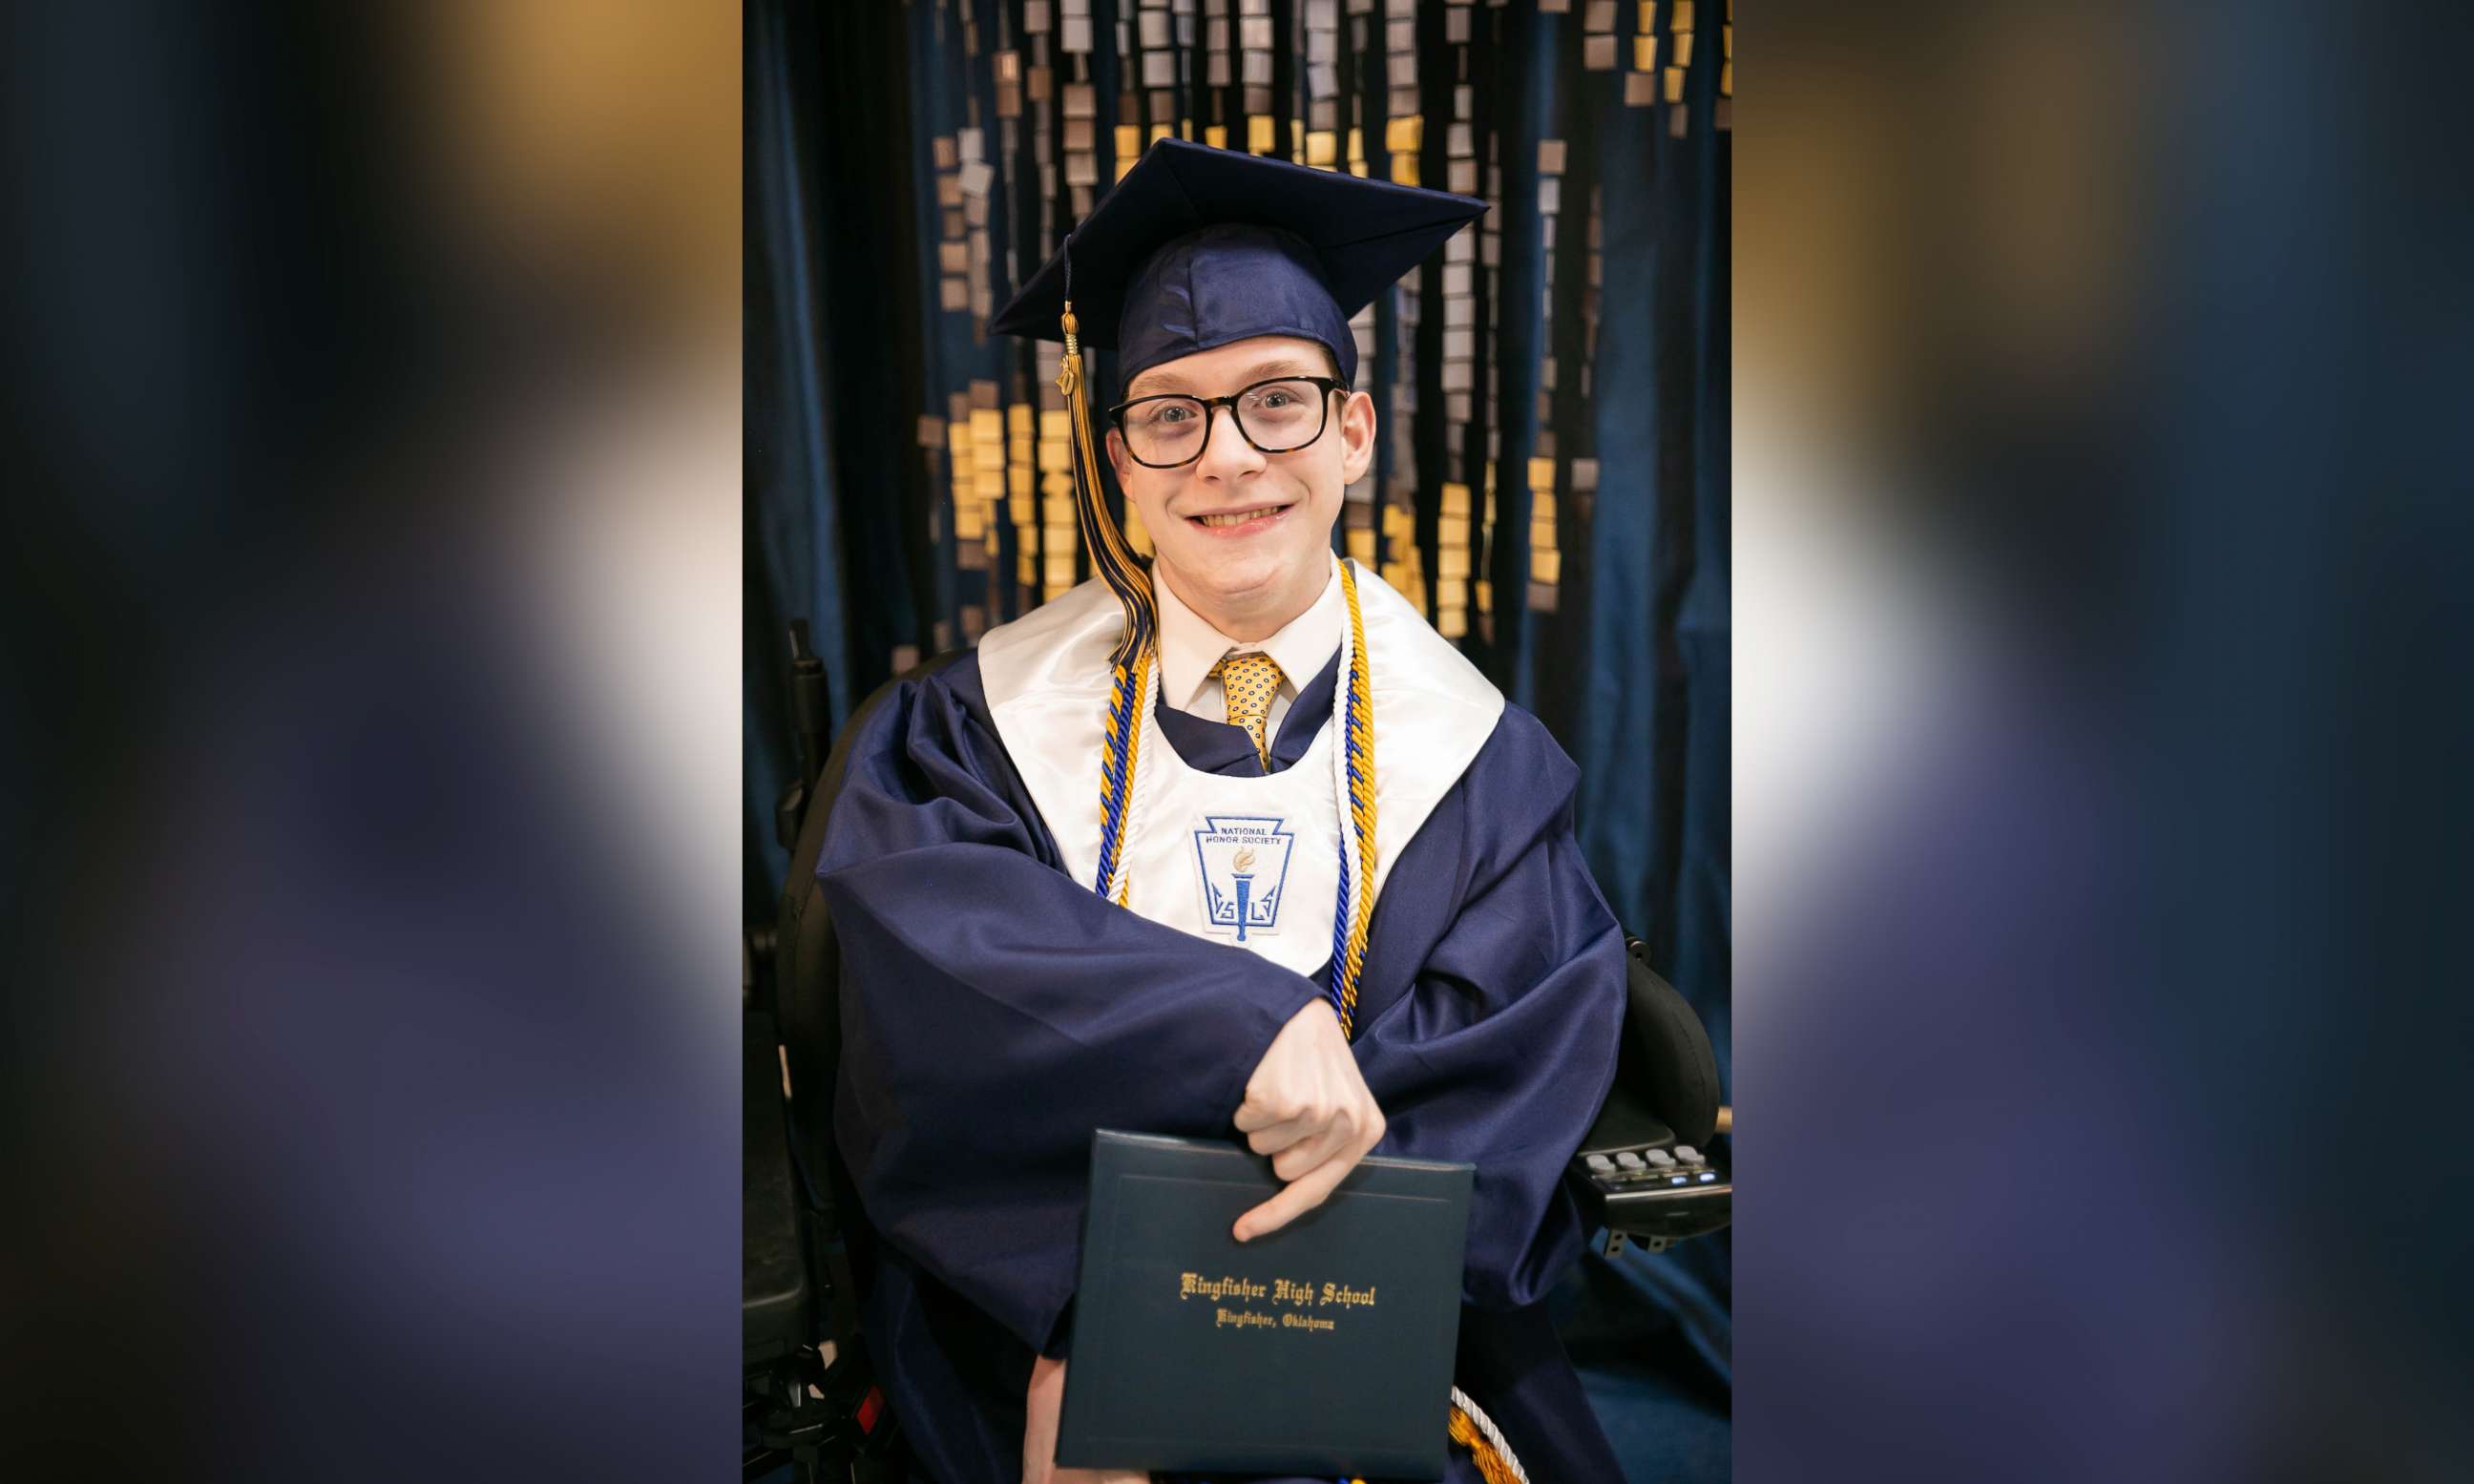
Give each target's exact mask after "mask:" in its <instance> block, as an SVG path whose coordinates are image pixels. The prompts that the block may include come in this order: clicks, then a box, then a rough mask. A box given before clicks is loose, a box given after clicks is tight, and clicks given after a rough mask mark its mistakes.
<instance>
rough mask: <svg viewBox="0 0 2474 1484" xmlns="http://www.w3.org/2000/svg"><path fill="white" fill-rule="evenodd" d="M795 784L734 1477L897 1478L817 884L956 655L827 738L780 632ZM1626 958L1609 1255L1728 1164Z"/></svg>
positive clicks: (1611, 1119)
mask: <svg viewBox="0 0 2474 1484" xmlns="http://www.w3.org/2000/svg"><path fill="white" fill-rule="evenodd" d="M790 652H791V658H790V677H789V678H790V700H791V721H792V726H793V730H794V732H795V739H794V741H795V743H796V750H797V757H798V762H799V772H798V775H797V777H796V778H795V779H794V780H793V781H792V783H791V785H790V786H789V788H788V789H787V790H786V791H784V793H783V795H782V798H781V800H780V802H779V804H778V806H777V808H776V810H775V816H774V829H775V834H776V838H777V839H780V841H781V842H782V844H783V846H784V847H785V848H787V849H788V851H789V852H790V864H789V871H788V875H787V877H786V878H785V881H786V886H785V888H784V891H783V894H782V900H781V904H780V908H779V914H778V916H777V917H776V919H775V921H774V923H773V924H772V926H771V927H769V928H764V927H758V928H755V929H752V930H751V931H750V932H749V934H748V936H747V942H746V952H745V955H744V961H743V962H744V971H743V974H742V986H741V988H742V999H743V1001H744V1005H745V1022H746V1024H745V1048H744V1050H745V1059H744V1068H745V1078H746V1082H745V1087H744V1090H743V1097H744V1100H745V1131H744V1139H745V1144H744V1155H743V1159H744V1165H745V1168H744V1175H743V1182H744V1183H743V1196H744V1204H745V1210H744V1227H743V1244H744V1253H743V1263H744V1266H743V1293H742V1305H743V1307H742V1314H743V1321H744V1325H743V1327H744V1336H745V1375H746V1392H745V1399H744V1404H743V1416H744V1420H745V1434H746V1445H745V1449H744V1457H743V1471H742V1479H743V1481H744V1484H755V1481H757V1480H760V1479H766V1478H771V1477H778V1476H779V1475H781V1474H782V1473H783V1472H785V1470H786V1469H787V1470H788V1472H789V1474H790V1475H791V1477H792V1478H794V1479H795V1480H796V1481H798V1484H815V1481H824V1480H832V1481H835V1484H843V1481H848V1484H898V1481H906V1480H907V1479H908V1477H909V1474H908V1464H909V1458H908V1453H907V1450H906V1449H905V1448H904V1446H903V1442H902V1438H901V1424H900V1421H899V1419H897V1418H895V1417H894V1416H893V1415H892V1413H891V1411H890V1409H889V1408H888V1407H887V1406H886V1404H885V1397H884V1393H883V1392H882V1391H881V1390H879V1389H878V1387H877V1386H876V1383H875V1379H874V1373H873V1370H872V1368H871V1366H870V1364H869V1361H868V1357H867V1350H866V1342H865V1340H864V1338H863V1337H862V1336H861V1333H860V1328H859V1315H858V1285H857V1281H856V1278H855V1276H854V1275H855V1274H856V1273H858V1272H863V1271H865V1270H866V1266H867V1263H866V1257H867V1245H868V1243H869V1242H870V1241H871V1240H872V1233H871V1232H870V1231H869V1230H868V1228H867V1223H866V1221H865V1219H864V1217H863V1216H862V1214H861V1211H860V1208H859V1204H858V1202H857V1199H856V1197H855V1196H854V1194H853V1192H852V1189H851V1185H850V1180H849V1175H848V1172H847V1171H845V1170H844V1169H843V1168H842V1165H841V1160H840V1158H839V1156H838V1155H837V1152H836V1150H835V1145H834V1138H833V1128H832V1114H833V1087H834V1076H835V1068H836V1066H837V1063H838V1061H839V1059H840V1050H841V1010H840V974H841V960H840V949H839V946H838V944H837V941H836V939H835V937H834V928H833V922H832V919H831V917H830V916H829V915H828V913H827V912H826V910H825V906H824V903H823V900H822V897H821V895H820V893H819V892H818V890H817V888H816V883H815V865H816V859H817V855H818V853H819V852H820V851H821V849H822V848H823V844H824V833H825V823H826V818H827V816H828V815H830V814H831V813H832V810H833V803H834V799H835V797H836V796H837V794H838V793H839V792H840V790H841V785H842V780H843V778H844V776H845V775H846V773H847V771H848V768H849V762H850V758H849V754H850V746H851V741H852V739H853V738H854V737H855V736H856V735H857V734H858V733H859V731H860V730H861V725H862V724H863V723H864V722H865V721H866V720H867V718H869V717H870V716H871V715H873V714H874V713H875V711H876V710H877V709H878V708H880V707H882V706H883V705H884V704H885V701H886V698H887V697H888V696H889V695H890V694H891V693H892V692H893V690H894V689H895V687H896V686H898V685H899V684H901V683H902V682H903V681H906V680H912V679H916V678H919V677H921V676H924V675H929V674H933V673H934V672H935V671H936V670H938V669H943V668H944V667H945V666H947V665H950V664H952V663H954V661H955V660H956V659H958V657H959V656H958V653H948V654H944V655H939V656H937V657H936V658H934V659H933V660H930V661H928V662H927V663H925V664H923V665H920V666H918V667H916V668H914V669H911V670H910V671H908V672H906V673H905V674H903V675H901V676H898V677H896V678H895V679H894V680H892V681H888V682H887V683H886V684H885V685H884V686H883V687H881V688H879V689H878V690H877V691H876V692H875V693H872V694H871V695H869V696H868V697H867V699H866V700H865V701H863V702H862V703H861V705H860V706H859V707H858V709H857V710H856V711H854V712H853V713H852V715H851V717H850V718H849V720H848V721H847V722H846V723H844V724H843V726H842V727H841V728H840V730H839V733H838V735H837V737H836V739H835V741H834V742H833V743H832V746H831V749H830V751H828V750H827V747H826V738H827V737H828V736H829V735H833V729H832V727H831V725H830V719H829V717H828V713H829V711H830V706H829V703H828V700H827V692H826V686H825V675H824V667H823V665H822V663H821V662H820V661H819V660H817V658H816V657H815V656H814V654H813V653H812V652H811V651H810V649H809V644H808V632H807V625H806V623H805V622H804V621H796V622H793V623H792V624H791V625H790ZM1626 948H1627V962H1628V965H1629V970H1630V973H1629V985H1628V999H1627V1004H1626V1008H1625V1016H1624V1026H1623V1033H1622V1034H1623V1040H1622V1044H1621V1047H1620V1050H1619V1053H1618V1058H1617V1062H1616V1071H1615V1079H1614V1084H1613V1088H1612V1089H1611V1090H1610V1091H1609V1093H1608V1096H1607V1101H1606V1104H1605V1106H1604V1107H1603V1108H1602V1109H1601V1110H1600V1112H1599V1115H1598V1119H1597V1122H1596V1123H1595V1125H1594V1126H1593V1127H1592V1128H1591V1129H1590V1131H1589V1136H1588V1138H1587V1139H1585V1140H1584V1141H1583V1143H1582V1146H1581V1149H1580V1150H1579V1152H1578V1153H1577V1154H1576V1155H1575V1156H1574V1157H1573V1161H1572V1167H1571V1171H1570V1174H1569V1177H1568V1179H1569V1180H1570V1181H1571V1183H1572V1185H1573V1188H1574V1190H1575V1193H1576V1194H1577V1195H1578V1196H1579V1197H1580V1198H1581V1200H1582V1201H1583V1202H1584V1205H1585V1211H1586V1213H1587V1215H1588V1216H1589V1219H1590V1220H1591V1222H1592V1224H1593V1229H1595V1230H1596V1231H1598V1232H1599V1233H1600V1236H1599V1240H1600V1241H1601V1242H1602V1243H1603V1244H1605V1248H1606V1250H1607V1251H1609V1252H1612V1251H1613V1250H1614V1249H1615V1248H1617V1247H1620V1246H1621V1245H1623V1244H1624V1243H1625V1242H1627V1241H1629V1242H1632V1243H1635V1244H1637V1245H1639V1246H1642V1247H1645V1248H1647V1249H1649V1250H1651V1251H1660V1250H1662V1249H1664V1248H1665V1247H1667V1246H1668V1245H1670V1244H1672V1243H1674V1242H1677V1241H1681V1240H1683V1239H1684V1238H1686V1237H1689V1236H1694V1235H1698V1234H1700V1233H1702V1232H1705V1231H1712V1230H1715V1229H1718V1228H1720V1227H1723V1226H1725V1225H1726V1224H1727V1222H1728V1220H1729V1219H1730V1215H1731V1211H1732V1206H1733V1201H1734V1182H1733V1180H1732V1177H1731V1175H1730V1173H1729V1172H1728V1171H1727V1170H1725V1169H1724V1168H1722V1167H1721V1166H1720V1164H1719V1163H1718V1161H1717V1160H1716V1159H1714V1158H1713V1157H1712V1156H1710V1154H1708V1153H1706V1151H1707V1150H1708V1146H1709V1144H1710V1139H1711V1138H1712V1136H1713V1135H1715V1134H1717V1133H1720V1132H1723V1131H1726V1130H1727V1127H1728V1125H1729V1124H1731V1123H1732V1114H1731V1112H1730V1110H1728V1109H1726V1108H1724V1107H1720V1105H1719V1101H1718V1100H1719V1082H1718V1066H1717V1059H1716V1057H1715V1056H1714V1055H1713V1053H1712V1052H1711V1049H1710V1038H1709V1036H1708V1034H1707V1033H1706V1032H1705V1031H1704V1030H1703V1029H1702V1026H1701V1022H1700V1019H1699V1017H1698V1016H1696V1015H1695V1014H1694V1013H1693V1012H1692V1009H1691V1007H1690V1006H1689V1005H1688V1004H1687V1003H1686V1001H1685V999H1684V997H1683V996H1682V995H1681V994H1679V993H1678V992H1677V991H1676V990H1675V988H1674V986H1673V985H1669V984H1667V983H1666V981H1665V980H1663V979H1661V978H1660V977H1659V976H1658V975H1657V974H1656V973H1655V972H1654V971H1652V970H1651V968H1650V967H1649V964H1648V962H1647V961H1646V959H1645V957H1644V955H1645V949H1644V947H1643V945H1642V943H1641V942H1640V940H1639V939H1638V938H1635V937H1629V936H1627V937H1626Z"/></svg>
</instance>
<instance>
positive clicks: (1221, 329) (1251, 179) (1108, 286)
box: [989, 138, 1486, 691]
mask: <svg viewBox="0 0 2474 1484" xmlns="http://www.w3.org/2000/svg"><path fill="white" fill-rule="evenodd" d="M1485 211H1486V203H1485V202H1483V201H1478V200H1475V199H1472V198H1470V197H1467V196H1456V195H1453V194H1451V193H1450V192H1448V191H1439V190H1424V189H1421V188H1419V187H1417V186H1411V185H1395V184H1393V183H1391V182H1388V181H1369V180H1361V179H1360V178H1358V177H1356V176H1353V175H1344V174H1342V173H1340V172H1339V171H1335V170H1316V169H1311V168H1308V167H1307V166H1304V165H1298V164H1292V163H1291V162H1289V161H1288V160H1285V159H1271V158H1263V157H1260V156H1254V155H1241V154H1238V153H1236V152H1235V151H1232V150H1222V149H1213V148H1211V147H1210V146H1208V145H1202V144H1196V143H1194V142H1192V141H1191V140H1186V139H1174V138H1163V139H1160V140H1158V141H1156V142H1155V143H1153V144H1152V147H1151V149H1150V150H1149V151H1147V152H1146V153H1145V154H1144V155H1143V157H1142V158H1140V159H1138V160H1136V161H1135V162H1134V166H1133V168H1132V169H1130V170H1128V171H1127V172H1126V175H1125V178H1124V179H1123V180H1121V181H1119V182H1117V185H1116V188H1115V189H1114V190H1111V191H1110V192H1108V194H1107V195H1106V196H1105V197H1104V198H1102V200H1101V202H1100V204H1099V206H1097V207H1094V208H1093V209H1092V212H1091V214H1090V216H1089V217H1088V218H1087V219H1085V220H1084V221H1083V223H1082V224H1081V225H1080V226H1079V227H1077V228H1076V229H1074V231H1071V232H1070V233H1068V234H1067V236H1066V239H1065V242H1064V244H1063V245H1062V246H1061V247H1059V248H1058V249H1057V250H1056V255H1055V256H1054V257H1052V258H1050V259H1049V260H1048V262H1047V263H1046V264H1045V265H1043V266H1042V267H1041V268H1040V270H1039V271H1038V272H1037V273H1035V274H1033V275H1032V276H1031V281H1030V282H1029V283H1026V284H1024V285H1023V288H1022V291H1021V292H1020V293H1018V294H1016V295H1014V297H1013V300H1012V302H1011V303H1009V304H1007V305H1006V306H1005V308H1004V309H1003V310H1001V311H999V313H998V314H997V317H996V319H995V321H994V322H993V323H992V324H991V326H990V327H989V328H992V329H994V330H996V331H997V332H998V333H1000V334H1007V335H1027V336H1031V337H1032V338H1035V339H1040V340H1062V341H1063V342H1064V343H1065V358H1064V362H1063V366H1062V368H1061V372H1060V374H1059V376H1058V377H1057V386H1058V389H1059V390H1061V391H1062V392H1064V394H1065V405H1066V414H1067V416H1066V423H1067V426H1068V427H1069V428H1070V429H1071V436H1072V438H1073V440H1074V443H1075V445H1076V447H1075V450H1074V457H1073V459H1072V466H1073V471H1074V483H1075V493H1076V496H1077V499H1076V501H1075V506H1076V509H1077V511H1078V512H1079V516H1080V523H1081V526H1082V539H1083V543H1084V544H1085V545H1086V546H1087V547H1089V548H1090V550H1091V559H1092V565H1093V566H1094V567H1095V568H1096V569H1097V570H1098V572H1099V573H1100V575H1101V577H1102V578H1103V579H1104V580H1105V581H1106V582H1107V584H1108V586H1109V587H1110V588H1111V589H1113V590H1114V591H1115V593H1116V595H1117V598H1118V601H1119V602H1121V603H1123V604H1124V605H1125V609H1126V633H1125V637H1124V639H1123V640H1122V641H1121V642H1120V644H1119V645H1118V646H1117V650H1116V653H1115V657H1114V658H1115V663H1116V665H1117V666H1118V668H1119V669H1120V675H1119V681H1120V684H1119V687H1118V689H1119V690H1120V691H1122V690H1124V689H1125V682H1126V678H1127V674H1128V673H1129V670H1128V667H1130V666H1131V665H1132V664H1133V663H1134V662H1135V661H1136V659H1137V657H1138V656H1139V655H1140V654H1141V652H1142V650H1143V649H1144V648H1145V647H1146V646H1147V645H1149V643H1150V640H1151V635H1152V627H1153V625H1154V624H1155V623H1156V622H1157V614H1156V611H1155V610H1154V608H1153V606H1152V588H1151V573H1150V572H1148V571H1147V570H1146V569H1145V568H1144V567H1143V565H1142V563H1141V561H1140V559H1139V558H1137V557H1136V556H1135V554H1134V551H1133V549H1132V547H1129V546H1128V545H1127V543H1126V538H1125V533H1124V532H1123V531H1121V530H1119V529H1118V528H1117V523H1116V521H1115V519H1114V518H1113V517H1112V516H1111V515H1110V514H1109V512H1108V509H1107V506H1106V505H1105V504H1104V502H1103V499H1102V497H1101V485H1100V470H1099V462H1098V455H1097V453H1096V451H1095V450H1094V446H1093V440H1092V437H1091V412H1090V380H1089V377H1088V375H1087V373H1086V372H1085V370H1084V366H1083V360H1082V347H1083V346H1084V345H1085V344H1088V345H1090V346H1092V347H1094V348H1098V349H1103V350H1106V349H1113V350H1115V351H1116V353H1117V364H1118V369H1119V372H1120V374H1121V375H1122V376H1123V377H1124V378H1125V379H1126V380H1127V381H1128V382H1130V381H1131V380H1132V379H1133V378H1134V377H1137V376H1139V375H1141V374H1142V373H1143V372H1145V371H1148V370H1150V369H1151V368H1152V367H1153V366H1157V365H1160V364H1161V363H1163V362H1166V361H1171V360H1175V359H1176V358H1177V357H1178V356H1180V355H1188V354H1191V353H1194V352H1197V351H1207V350H1211V349H1214V348H1215V347H1219V346H1224V345H1228V344H1232V343H1234V342H1236V341H1239V340H1250V339H1253V338H1255V337H1256V336H1260V335H1294V336H1297V337H1298V338H1300V339H1305V340H1312V341H1314V342H1316V343H1317V344H1319V345H1322V347H1324V348H1325V349H1326V350H1328V351H1330V352H1331V353H1332V359H1333V360H1334V361H1335V362H1336V363H1337V365H1338V367H1339V370H1340V376H1341V378H1342V379H1343V380H1348V381H1353V380H1354V379H1355V378H1356V376H1357V337H1356V336H1355V335H1353V334H1351V333H1350V332H1349V328H1348V317H1349V316H1350V315H1352V314H1355V313H1356V312H1357V311H1358V310H1360V309H1363V308H1365V307H1366V306H1367V305H1368V304H1371V303H1373V302H1374V296H1375V295H1377V294H1380V293H1381V292H1383V290H1384V289H1385V288H1386V287H1387V286H1388V285H1390V284H1391V283H1392V282H1393V281H1395V280H1397V279H1398V278H1399V277H1400V276H1401V275H1402V274H1404V273H1407V272H1408V271H1409V270H1410V269H1412V268H1414V267H1416V266H1417V265H1418V264H1419V263H1420V262H1423V261H1424V260H1425V259H1426V257H1427V256H1428V255H1431V254H1432V253H1433V252H1434V251H1435V250H1436V249H1437V248H1439V247H1441V246H1442V245H1443V240H1444V239H1445V238H1447V237H1449V236H1450V235H1451V234H1452V233H1453V232H1455V231H1459V230H1460V229H1461V228H1462V227H1463V226H1465V225H1467V223H1468V222H1470V221H1471V220H1473V219H1475V218H1476V217H1478V216H1480V215H1482V214H1484V213H1485Z"/></svg>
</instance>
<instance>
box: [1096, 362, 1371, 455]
mask: <svg viewBox="0 0 2474 1484" xmlns="http://www.w3.org/2000/svg"><path fill="white" fill-rule="evenodd" d="M1347 390H1348V383H1347V382H1346V381H1343V380H1340V379H1339V378H1338V377H1272V378H1271V379H1270V380H1268V381H1257V382H1255V383H1254V384H1253V385H1251V386H1249V387H1246V388H1244V389H1242V390H1240V391H1237V392H1234V393H1232V394H1230V395H1229V396H1226V397H1188V396H1185V395H1183V394H1182V393H1176V392H1166V393H1162V394H1160V395H1159V396H1156V397H1137V398H1134V399H1133V400H1132V401H1121V402H1119V403H1117V404H1116V405H1115V406H1113V407H1110V408H1109V409H1108V418H1109V421H1111V422H1113V423H1115V424H1116V425H1117V431H1118V432H1119V433H1121V434H1123V435H1124V436H1125V440H1126V451H1127V452H1128V453H1130V454H1132V455H1133V459H1134V462H1135V463H1137V464H1140V465H1142V466H1143V467H1145V468H1147V469H1175V468H1177V467H1178V466H1180V465H1183V464H1191V463H1193V462H1194V461H1195V460H1196V459H1199V458H1201V457H1202V450H1203V446H1204V445H1206V444H1208V443H1209V442H1210V441H1211V421H1212V419H1211V409H1212V408H1214V407H1225V408H1227V409H1228V412H1229V415H1230V416H1231V417H1233V418H1235V419H1236V421H1237V432H1238V435H1239V436H1240V437H1243V438H1244V439H1245V440H1246V441H1247V442H1248V443H1250V444H1252V445H1253V446H1254V447H1255V448H1256V449H1257V450H1261V451H1262V452H1265V453H1293V452H1295V451H1296V450H1299V449H1302V448H1304V447H1305V446H1306V445H1308V444H1310V443H1312V442H1314V441H1315V440H1316V439H1318V438H1320V437H1322V430H1323V426H1324V424H1326V423H1327V422H1329V421H1330V419H1331V394H1332V393H1334V392H1343V393H1346V391H1347Z"/></svg>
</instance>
